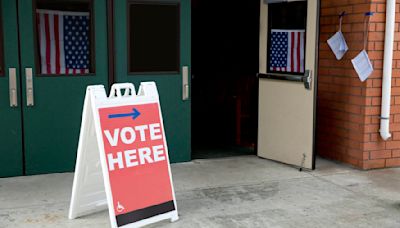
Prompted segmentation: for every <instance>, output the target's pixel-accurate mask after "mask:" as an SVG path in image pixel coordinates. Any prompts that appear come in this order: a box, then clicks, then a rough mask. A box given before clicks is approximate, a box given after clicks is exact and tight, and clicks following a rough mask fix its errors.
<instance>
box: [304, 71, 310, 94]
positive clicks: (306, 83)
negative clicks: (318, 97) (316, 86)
mask: <svg viewBox="0 0 400 228" xmlns="http://www.w3.org/2000/svg"><path fill="white" fill-rule="evenodd" d="M303 82H304V87H305V88H306V89H309V90H310V89H311V82H312V74H311V70H305V71H304V76H303Z"/></svg>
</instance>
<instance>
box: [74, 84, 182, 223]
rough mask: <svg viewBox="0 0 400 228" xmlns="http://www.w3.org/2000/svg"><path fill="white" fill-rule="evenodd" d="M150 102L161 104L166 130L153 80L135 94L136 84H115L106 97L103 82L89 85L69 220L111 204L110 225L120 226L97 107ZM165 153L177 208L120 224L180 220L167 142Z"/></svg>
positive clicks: (142, 85) (143, 85)
mask: <svg viewBox="0 0 400 228" xmlns="http://www.w3.org/2000/svg"><path fill="white" fill-rule="evenodd" d="M122 90H124V94H122ZM148 103H157V104H158V108H159V110H160V113H159V116H160V123H161V126H162V129H164V123H163V118H162V114H161V107H160V101H159V96H158V91H157V87H156V84H155V83H154V82H142V83H140V87H139V92H138V94H136V91H135V86H134V85H133V84H132V83H119V84H114V85H112V87H111V92H110V96H109V97H107V95H106V91H105V89H104V86H103V85H94V86H88V87H87V90H86V96H85V102H84V106H83V113H82V122H81V130H80V136H79V144H78V152H77V160H76V167H75V175H74V182H73V187H72V196H71V203H70V210H69V215H68V217H69V219H75V218H78V217H81V216H84V215H88V214H92V213H95V212H98V211H102V210H105V209H106V208H107V206H108V211H109V217H110V222H111V227H113V228H117V227H118V225H117V221H116V215H115V211H114V205H113V196H112V192H111V185H110V180H109V175H108V167H107V162H106V155H105V151H104V142H103V138H102V132H101V126H100V117H99V111H98V110H99V109H100V108H110V107H118V106H126V105H140V104H148ZM162 133H163V137H164V139H165V142H166V141H167V139H166V136H165V131H164V130H163V132H162ZM165 154H166V158H167V162H168V172H169V177H170V183H171V189H172V197H173V203H174V206H175V210H173V211H170V212H167V213H164V214H159V215H156V216H153V217H150V218H146V219H143V220H140V221H137V222H134V223H130V224H126V225H123V226H119V227H123V228H131V227H141V226H144V225H148V224H152V223H155V222H158V221H161V220H165V219H170V220H171V222H174V221H177V220H178V219H179V217H178V209H177V205H176V197H175V191H174V186H173V182H172V174H171V167H170V165H169V164H170V163H169V156H168V147H167V143H165Z"/></svg>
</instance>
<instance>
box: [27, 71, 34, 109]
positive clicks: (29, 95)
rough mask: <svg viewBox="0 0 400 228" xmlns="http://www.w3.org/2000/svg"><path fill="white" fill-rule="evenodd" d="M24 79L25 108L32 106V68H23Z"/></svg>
mask: <svg viewBox="0 0 400 228" xmlns="http://www.w3.org/2000/svg"><path fill="white" fill-rule="evenodd" d="M25 78H26V106H33V105H34V98H33V78H32V68H25Z"/></svg>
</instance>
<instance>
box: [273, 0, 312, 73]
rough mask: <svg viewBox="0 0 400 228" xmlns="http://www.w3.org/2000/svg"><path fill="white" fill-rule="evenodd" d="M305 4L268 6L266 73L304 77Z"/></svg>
mask: <svg viewBox="0 0 400 228" xmlns="http://www.w3.org/2000/svg"><path fill="white" fill-rule="evenodd" d="M306 19H307V1H301V2H290V3H287V2H285V3H274V4H269V5H268V72H279V73H290V74H303V73H304V64H305V37H306Z"/></svg>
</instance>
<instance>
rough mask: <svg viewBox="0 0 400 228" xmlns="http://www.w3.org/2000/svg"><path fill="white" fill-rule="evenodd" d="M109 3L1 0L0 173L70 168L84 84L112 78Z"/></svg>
mask: <svg viewBox="0 0 400 228" xmlns="http://www.w3.org/2000/svg"><path fill="white" fill-rule="evenodd" d="M106 12H107V11H106V1H105V0H95V1H89V0H86V1H85V0H83V1H77V0H73V1H67V0H56V1H50V0H36V1H26V0H19V1H15V0H0V29H1V31H0V35H1V36H0V43H1V44H0V46H1V48H0V144H1V145H0V177H6V176H18V175H32V174H40V173H52V172H65V171H72V170H73V168H74V165H75V157H76V148H77V143H78V136H79V128H80V119H81V111H82V105H83V97H84V93H85V88H86V86H87V85H90V84H104V85H107V83H108V76H107V75H108V72H107V65H108V64H107V23H106V18H107V17H106Z"/></svg>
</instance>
